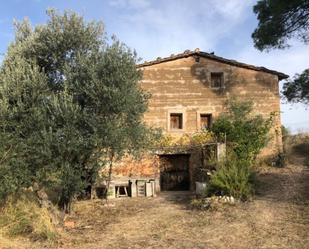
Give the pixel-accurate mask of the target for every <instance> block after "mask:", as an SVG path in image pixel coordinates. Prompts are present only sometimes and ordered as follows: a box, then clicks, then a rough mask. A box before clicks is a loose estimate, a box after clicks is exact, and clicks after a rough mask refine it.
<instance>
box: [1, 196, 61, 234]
mask: <svg viewBox="0 0 309 249" xmlns="http://www.w3.org/2000/svg"><path fill="white" fill-rule="evenodd" d="M0 229H1V230H2V231H3V232H4V233H5V234H6V235H8V236H18V235H23V236H29V237H30V238H32V239H34V240H53V239H54V238H56V235H57V232H56V229H55V227H54V225H53V224H52V222H51V216H50V214H49V212H48V210H47V209H46V208H41V207H40V206H39V203H38V201H37V198H36V197H35V195H34V194H33V193H30V192H27V193H25V192H24V193H22V194H19V195H18V196H17V195H10V196H9V197H8V198H7V200H6V202H5V204H4V205H3V207H2V211H1V213H0Z"/></svg>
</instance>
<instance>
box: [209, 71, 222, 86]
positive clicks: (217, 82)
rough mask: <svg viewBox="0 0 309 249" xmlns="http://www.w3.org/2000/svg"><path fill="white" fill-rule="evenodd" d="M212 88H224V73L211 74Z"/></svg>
mask: <svg viewBox="0 0 309 249" xmlns="http://www.w3.org/2000/svg"><path fill="white" fill-rule="evenodd" d="M210 77H211V85H210V87H211V88H222V87H223V73H211V74H210Z"/></svg>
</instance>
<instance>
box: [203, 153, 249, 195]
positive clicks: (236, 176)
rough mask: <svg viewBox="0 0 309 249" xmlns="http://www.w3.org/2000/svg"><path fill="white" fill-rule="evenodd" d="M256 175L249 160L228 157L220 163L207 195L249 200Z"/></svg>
mask: <svg viewBox="0 0 309 249" xmlns="http://www.w3.org/2000/svg"><path fill="white" fill-rule="evenodd" d="M253 180H254V174H253V172H252V170H251V165H250V163H249V161H248V160H244V159H238V158H237V157H236V156H235V155H234V156H231V155H230V156H228V158H227V159H225V160H224V161H221V162H218V164H217V170H216V171H215V172H214V174H213V175H212V177H211V179H210V182H209V186H208V188H207V195H213V194H217V195H218V194H219V195H228V196H233V197H235V198H237V199H240V200H247V199H248V198H249V197H250V196H251V195H252V194H253V182H254V181H253Z"/></svg>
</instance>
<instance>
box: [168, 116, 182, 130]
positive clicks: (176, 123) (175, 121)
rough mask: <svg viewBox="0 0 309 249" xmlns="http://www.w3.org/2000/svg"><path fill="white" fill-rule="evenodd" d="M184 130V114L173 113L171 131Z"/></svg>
mask: <svg viewBox="0 0 309 249" xmlns="http://www.w3.org/2000/svg"><path fill="white" fill-rule="evenodd" d="M182 128H183V118H182V113H171V114H170V129H171V130H181V129H182Z"/></svg>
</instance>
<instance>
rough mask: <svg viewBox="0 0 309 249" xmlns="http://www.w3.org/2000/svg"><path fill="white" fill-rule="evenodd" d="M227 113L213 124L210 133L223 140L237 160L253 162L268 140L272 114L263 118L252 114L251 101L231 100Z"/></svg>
mask: <svg viewBox="0 0 309 249" xmlns="http://www.w3.org/2000/svg"><path fill="white" fill-rule="evenodd" d="M227 109H228V113H226V114H222V115H220V116H219V117H218V119H217V120H215V122H214V123H213V126H212V132H213V133H214V134H215V135H216V137H217V138H218V139H225V140H226V142H227V144H228V149H229V150H231V151H233V153H235V154H236V156H237V157H238V158H241V159H244V160H250V161H251V162H253V161H254V160H255V159H256V157H257V155H258V154H259V153H260V151H261V149H262V148H263V147H265V145H266V144H267V142H268V139H269V130H270V128H271V125H272V120H273V117H274V114H271V115H270V116H269V117H267V118H265V117H262V116H261V115H258V114H255V113H253V103H252V102H251V101H239V100H236V99H231V100H230V101H229V102H228V105H227Z"/></svg>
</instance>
